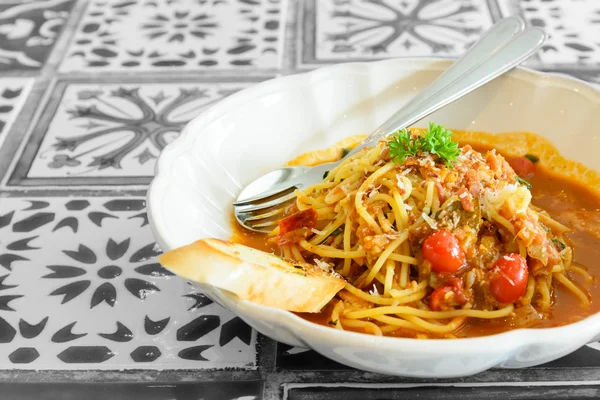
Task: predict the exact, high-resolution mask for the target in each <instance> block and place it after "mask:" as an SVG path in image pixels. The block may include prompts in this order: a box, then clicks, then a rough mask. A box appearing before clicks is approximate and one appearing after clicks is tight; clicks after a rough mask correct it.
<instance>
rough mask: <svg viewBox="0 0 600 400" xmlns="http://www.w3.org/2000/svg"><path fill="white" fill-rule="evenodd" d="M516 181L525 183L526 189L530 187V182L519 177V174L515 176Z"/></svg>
mask: <svg viewBox="0 0 600 400" xmlns="http://www.w3.org/2000/svg"><path fill="white" fill-rule="evenodd" d="M517 182H518V183H520V184H521V185H525V186H526V187H527V189H531V183H529V182H527V181H526V180H525V179H523V178H521V177H520V176H517Z"/></svg>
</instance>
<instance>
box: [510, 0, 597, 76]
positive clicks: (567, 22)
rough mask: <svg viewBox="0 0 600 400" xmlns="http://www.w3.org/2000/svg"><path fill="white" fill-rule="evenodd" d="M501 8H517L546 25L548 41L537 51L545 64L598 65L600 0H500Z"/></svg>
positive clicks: (531, 19)
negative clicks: (517, 0)
mask: <svg viewBox="0 0 600 400" xmlns="http://www.w3.org/2000/svg"><path fill="white" fill-rule="evenodd" d="M499 3H500V6H501V9H502V12H503V14H504V15H508V14H511V13H514V12H515V9H516V11H518V12H520V13H521V14H522V15H523V16H524V17H525V19H526V20H527V21H528V22H529V23H530V24H532V25H534V26H539V27H541V28H542V29H544V30H545V31H546V32H547V33H548V35H549V38H548V41H547V42H546V44H545V45H544V47H543V48H542V50H541V51H540V52H539V53H538V54H539V57H540V60H541V61H542V63H543V64H544V65H553V64H563V65H569V64H570V65H579V66H581V65H598V64H599V63H600V41H598V36H599V35H600V3H599V2H597V1H595V0H578V1H576V2H570V1H561V0H527V1H521V2H518V3H516V2H515V1H511V0H499Z"/></svg>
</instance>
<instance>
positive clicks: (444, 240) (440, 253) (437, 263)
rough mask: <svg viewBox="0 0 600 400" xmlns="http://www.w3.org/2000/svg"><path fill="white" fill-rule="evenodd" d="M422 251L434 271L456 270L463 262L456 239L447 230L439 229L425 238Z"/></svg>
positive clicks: (463, 254) (462, 254)
mask: <svg viewBox="0 0 600 400" xmlns="http://www.w3.org/2000/svg"><path fill="white" fill-rule="evenodd" d="M422 251H423V257H425V259H426V260H427V261H429V262H430V263H431V269H432V270H433V271H435V272H456V271H458V269H459V268H460V267H461V266H463V265H464V263H465V253H464V251H463V250H462V249H461V248H460V245H459V243H458V239H457V238H456V236H454V235H453V234H452V233H451V232H449V231H447V230H439V231H437V232H435V233H434V234H433V235H431V236H429V237H428V238H427V239H425V241H424V242H423V247H422Z"/></svg>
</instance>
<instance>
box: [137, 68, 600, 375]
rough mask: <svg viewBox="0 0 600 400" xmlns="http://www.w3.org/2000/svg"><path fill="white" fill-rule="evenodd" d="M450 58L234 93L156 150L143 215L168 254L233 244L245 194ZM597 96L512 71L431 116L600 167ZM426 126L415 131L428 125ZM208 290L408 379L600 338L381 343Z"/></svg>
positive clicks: (581, 326)
mask: <svg viewBox="0 0 600 400" xmlns="http://www.w3.org/2000/svg"><path fill="white" fill-rule="evenodd" d="M448 65H449V61H445V60H439V59H401V60H386V61H380V62H373V63H352V64H339V65H334V66H328V67H325V68H321V69H318V70H315V71H312V72H309V73H305V74H301V75H294V76H287V77H282V78H277V79H274V80H270V81H267V82H264V83H261V84H258V85H256V86H254V87H251V88H249V89H246V90H243V91H241V92H238V93H236V94H234V95H232V96H230V97H228V98H227V99H225V100H223V101H222V102H220V103H219V104H217V105H215V106H214V107H212V108H211V109H209V110H208V111H206V112H204V113H203V114H202V115H200V116H198V117H197V118H195V119H194V120H193V121H191V122H190V123H189V124H188V125H187V126H186V127H185V129H184V130H183V132H182V133H181V136H180V137H179V138H178V139H177V140H175V141H174V142H173V143H171V144H170V145H169V146H168V147H167V148H166V149H165V150H164V151H163V153H162V154H161V156H160V158H159V160H158V163H157V167H156V176H155V178H154V180H153V182H152V184H151V186H150V189H149V192H148V203H147V206H148V214H149V217H150V222H151V226H152V229H153V231H154V234H155V236H156V239H157V241H158V243H159V245H160V246H161V247H162V248H163V250H165V251H166V250H170V249H174V248H176V247H178V246H182V245H185V244H188V243H190V242H193V241H194V240H197V239H200V238H204V237H217V238H223V239H227V238H228V237H229V236H230V233H231V226H230V215H231V214H230V213H231V203H232V201H233V200H234V198H235V197H236V195H237V193H239V191H240V190H241V188H242V187H243V186H244V185H245V184H246V183H248V182H250V181H251V180H253V179H255V178H256V177H258V176H260V175H261V174H262V173H265V172H267V171H268V170H270V169H273V168H277V167H279V166H281V165H282V164H283V163H285V162H286V161H287V160H289V159H291V158H293V157H295V156H297V155H299V154H301V153H303V152H306V151H310V150H315V149H319V148H324V147H327V146H330V145H332V144H333V143H335V142H336V141H338V140H339V139H341V138H343V137H345V136H348V135H352V134H357V133H368V132H370V131H371V130H373V129H374V128H375V127H376V126H377V125H379V124H380V123H381V122H382V121H384V120H385V119H386V118H387V117H388V116H389V115H391V114H392V112H393V111H395V110H397V109H398V107H400V106H401V105H402V104H404V103H406V102H407V101H409V100H410V99H411V97H413V96H414V95H415V93H417V92H418V91H419V90H421V89H422V88H423V87H424V86H426V84H427V83H428V82H430V81H432V80H433V79H434V78H435V77H436V76H437V75H438V74H439V73H440V72H441V71H442V70H443V69H445V68H446V67H447V66H448ZM599 111H600V92H598V91H597V90H596V89H594V88H592V87H591V86H588V85H586V84H585V83H583V82H581V81H578V80H575V79H572V78H567V77H563V76H557V75H549V74H542V73H538V72H533V71H530V70H526V69H517V70H513V71H512V72H510V73H509V74H507V75H504V76H503V77H501V78H499V79H496V80H495V81H493V82H491V83H489V84H488V85H486V86H484V87H483V88H480V89H478V90H477V91H475V92H473V93H471V94H469V95H468V96H466V97H464V98H462V99H460V100H458V101H457V102H455V103H453V104H451V105H449V106H448V107H446V108H444V109H443V110H440V111H439V112H437V113H435V114H434V115H432V116H430V117H429V118H427V121H429V120H432V121H435V122H437V123H441V124H443V125H445V126H447V127H449V128H454V129H471V130H482V131H487V132H492V133H494V132H504V131H532V132H536V133H539V134H541V135H544V136H546V137H547V138H549V139H550V140H551V141H552V142H553V143H554V144H555V145H557V146H558V147H559V148H560V149H561V153H562V154H563V155H564V156H566V157H567V158H575V159H578V160H580V161H581V162H583V163H584V164H585V165H587V166H588V167H591V168H593V169H595V170H597V171H600V157H598V156H597V153H598V149H599V148H600V146H599V144H600V139H599V138H598V136H597V133H596V131H595V130H594V129H593V128H595V127H598V126H600V112H599ZM427 121H422V123H420V124H417V125H418V126H425V123H426V122H427ZM201 289H202V290H204V291H205V293H206V294H207V295H208V296H209V297H211V298H212V299H214V300H216V301H217V302H218V303H220V304H221V305H223V306H224V307H226V308H228V309H229V310H231V311H232V312H233V313H235V314H237V315H238V316H240V317H241V318H242V319H243V320H244V321H246V322H247V323H248V324H249V325H251V326H252V327H253V328H255V329H256V330H258V331H259V332H261V333H263V334H265V335H267V336H269V337H271V338H273V339H276V340H279V341H281V342H284V343H288V344H290V345H295V346H302V347H308V348H312V349H314V350H316V351H317V352H319V353H321V354H323V355H325V356H327V357H329V358H331V359H333V360H336V361H338V362H340V363H342V364H346V365H349V366H352V367H355V368H359V369H363V370H368V371H373V372H380V373H386V374H394V375H403V376H412V377H429V378H443V377H458V376H465V375H471V374H475V373H477V372H480V371H483V370H486V369H488V368H491V367H495V366H500V367H507V368H519V367H527V366H532V365H537V364H542V363H545V362H548V361H551V360H554V359H556V358H559V357H561V356H564V355H566V354H568V353H570V352H572V351H574V350H576V349H577V348H579V347H581V346H583V345H584V344H586V343H588V342H591V341H594V340H598V339H600V314H596V315H593V316H590V317H588V318H587V319H585V320H583V321H580V322H578V323H574V324H571V325H567V326H563V327H559V328H552V329H535V330H534V329H521V330H515V331H511V332H506V333H502V334H498V335H493V336H488V337H481V338H469V339H459V340H416V339H400V338H389V337H375V336H371V335H366V334H358V333H353V332H345V331H339V330H335V329H331V328H328V327H324V326H319V325H317V324H313V323H310V322H307V321H305V320H303V319H302V318H300V317H297V316H295V315H294V314H292V313H289V312H286V311H282V310H279V309H275V308H268V307H263V306H260V305H256V304H253V303H250V302H247V301H241V300H239V299H237V298H236V297H235V296H233V295H231V294H228V293H226V292H223V291H221V290H218V289H215V288H211V287H202V288H201Z"/></svg>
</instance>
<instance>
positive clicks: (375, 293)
mask: <svg viewBox="0 0 600 400" xmlns="http://www.w3.org/2000/svg"><path fill="white" fill-rule="evenodd" d="M369 294H370V295H371V296H379V291H378V290H377V286H375V284H373V290H370V291H369Z"/></svg>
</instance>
